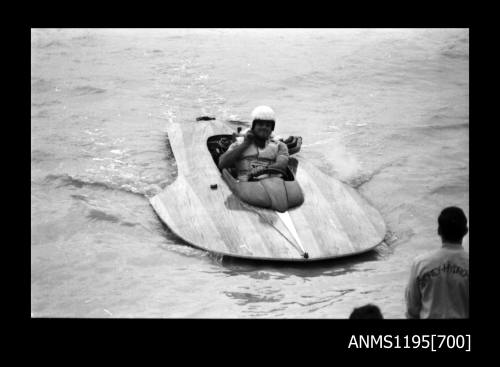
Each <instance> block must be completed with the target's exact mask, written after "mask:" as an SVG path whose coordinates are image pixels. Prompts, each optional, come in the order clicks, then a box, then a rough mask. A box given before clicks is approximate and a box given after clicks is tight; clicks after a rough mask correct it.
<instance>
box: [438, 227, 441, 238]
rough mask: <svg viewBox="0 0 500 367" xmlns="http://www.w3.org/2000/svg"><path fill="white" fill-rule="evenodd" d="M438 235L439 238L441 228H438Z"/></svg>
mask: <svg viewBox="0 0 500 367" xmlns="http://www.w3.org/2000/svg"><path fill="white" fill-rule="evenodd" d="M438 235H439V236H441V227H438Z"/></svg>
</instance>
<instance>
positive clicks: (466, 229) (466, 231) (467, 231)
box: [464, 227, 469, 236]
mask: <svg viewBox="0 0 500 367" xmlns="http://www.w3.org/2000/svg"><path fill="white" fill-rule="evenodd" d="M467 233H469V227H465V231H464V236H465V235H466V234H467Z"/></svg>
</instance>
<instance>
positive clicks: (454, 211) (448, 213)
mask: <svg viewBox="0 0 500 367" xmlns="http://www.w3.org/2000/svg"><path fill="white" fill-rule="evenodd" d="M438 225H439V227H438V233H439V235H440V236H441V238H442V239H443V241H449V242H461V241H462V238H463V237H464V236H465V235H466V234H467V218H466V217H465V214H464V212H463V211H462V209H460V208H457V207H456V206H450V207H448V208H445V209H443V211H442V212H441V214H439V218H438Z"/></svg>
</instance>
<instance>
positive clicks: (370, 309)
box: [349, 303, 384, 319]
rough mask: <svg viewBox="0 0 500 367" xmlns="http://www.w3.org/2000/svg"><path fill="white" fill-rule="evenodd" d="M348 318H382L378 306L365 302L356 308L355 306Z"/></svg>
mask: <svg viewBox="0 0 500 367" xmlns="http://www.w3.org/2000/svg"><path fill="white" fill-rule="evenodd" d="M349 318H350V319H383V318H384V317H383V316H382V312H380V308H378V306H375V305H373V304H371V303H370V304H367V305H364V306H361V307H358V308H355V309H354V310H353V311H352V312H351V316H349Z"/></svg>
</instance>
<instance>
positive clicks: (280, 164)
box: [269, 142, 289, 171]
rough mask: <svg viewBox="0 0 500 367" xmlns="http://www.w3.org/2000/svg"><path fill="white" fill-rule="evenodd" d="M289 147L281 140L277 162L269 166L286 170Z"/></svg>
mask: <svg viewBox="0 0 500 367" xmlns="http://www.w3.org/2000/svg"><path fill="white" fill-rule="evenodd" d="M288 157H289V154H288V147H287V146H286V144H285V143H283V142H280V143H279V144H278V157H277V158H276V163H273V164H271V165H270V166H269V168H277V169H280V170H282V171H286V167H287V166H288Z"/></svg>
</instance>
